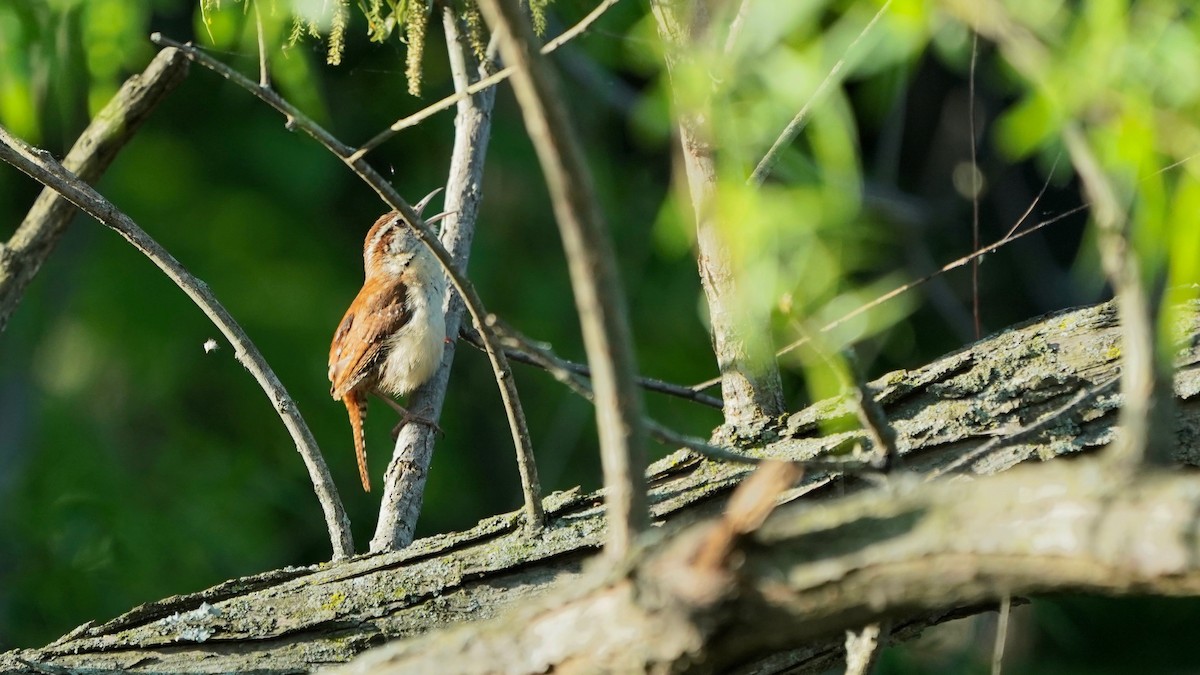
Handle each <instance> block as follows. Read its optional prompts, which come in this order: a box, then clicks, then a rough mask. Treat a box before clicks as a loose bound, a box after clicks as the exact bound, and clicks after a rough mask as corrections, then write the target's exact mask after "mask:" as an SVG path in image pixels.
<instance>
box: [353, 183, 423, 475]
mask: <svg viewBox="0 0 1200 675" xmlns="http://www.w3.org/2000/svg"><path fill="white" fill-rule="evenodd" d="M430 196H431V197H432V195H430ZM422 205H423V204H422ZM430 220H433V219H430ZM363 266H364V268H365V269H366V279H365V280H364V281H363V286H362V290H360V291H359V292H358V295H357V296H356V297H355V298H354V302H352V303H350V308H349V309H347V310H346V315H345V316H344V317H343V318H342V323H341V325H339V326H338V329H337V332H336V333H335V334H334V336H333V344H332V345H330V347H329V381H330V382H331V383H332V386H331V387H330V388H329V393H330V394H331V395H332V396H333V398H334V400H339V399H340V400H341V401H342V402H343V403H345V404H346V411H347V412H348V413H349V414H350V427H351V429H352V431H353V433H354V452H355V454H356V455H357V456H358V474H359V477H360V478H361V479H362V485H363V489H364V490H366V491H367V492H370V491H371V479H370V478H369V477H368V476H367V450H366V436H365V435H364V433H363V421H364V420H365V419H366V415H367V394H368V393H372V394H375V395H376V396H378V397H380V398H381V399H383V400H384V401H385V402H386V403H388V404H389V405H391V406H392V407H393V408H395V409H396V410H397V411H399V412H400V414H401V415H403V416H404V418H403V419H402V420H401V422H400V425H399V426H397V428H396V430H397V431H398V430H399V428H400V426H403V425H404V424H405V423H407V422H409V421H411V420H414V419H419V418H416V416H414V415H412V414H410V413H409V412H408V411H407V410H405V409H404V408H403V407H402V406H401V405H400V404H399V403H397V402H396V401H395V400H393V398H392V397H393V396H402V395H404V394H407V393H408V392H410V391H412V390H413V389H416V388H417V387H418V386H420V385H422V384H424V383H425V381H426V380H428V379H429V378H430V377H431V376H432V375H433V373H434V371H435V370H437V367H438V364H440V363H441V360H442V350H443V348H444V346H445V340H446V322H445V318H444V317H443V315H442V296H443V295H444V294H445V291H446V277H445V275H444V274H443V272H442V268H441V267H440V266H439V265H438V262H437V259H436V258H434V257H433V254H432V253H431V252H430V251H429V249H427V248H426V247H425V246H424V245H423V244H422V243H421V242H420V240H419V239H418V238H417V235H416V233H414V232H413V230H412V228H411V227H409V226H408V225H407V224H405V223H404V221H403V219H402V218H401V217H400V215H399V214H398V213H394V212H393V213H388V214H386V215H383V216H381V217H380V218H379V220H377V221H375V225H374V226H372V227H371V230H370V231H369V232H367V240H366V243H365V244H364V245H363ZM431 424H432V423H431Z"/></svg>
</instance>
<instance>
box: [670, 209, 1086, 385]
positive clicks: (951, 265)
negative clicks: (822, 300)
mask: <svg viewBox="0 0 1200 675" xmlns="http://www.w3.org/2000/svg"><path fill="white" fill-rule="evenodd" d="M1087 208H1088V207H1087V205H1086V204H1083V205H1080V206H1076V207H1075V208H1073V209H1068V210H1066V211H1064V212H1063V213H1060V214H1058V215H1057V216H1054V217H1053V218H1049V219H1047V220H1043V221H1042V222H1040V223H1037V224H1036V225H1034V226H1032V227H1030V228H1029V229H1027V230H1023V231H1021V232H1017V233H1016V234H1013V233H1012V232H1009V233H1008V235H1007V236H1005V237H1004V238H1003V239H1001V240H999V241H997V242H995V243H993V244H989V245H987V246H984V247H983V248H981V249H979V250H978V251H975V252H974V253H971V254H969V255H965V256H963V257H961V258H959V259H957V260H953V261H951V262H948V263H946V264H945V265H943V266H942V267H941V268H940V269H938V270H936V271H934V272H931V273H929V274H926V275H925V276H923V277H921V278H920V279H917V280H915V281H910V282H908V283H907V284H904V285H903V286H899V287H897V288H894V289H892V290H890V291H888V292H887V293H884V294H883V295H881V296H879V297H878V298H875V299H874V300H872V301H870V302H868V303H866V304H865V305H862V306H860V307H857V308H855V309H853V310H851V311H850V312H847V313H846V314H843V315H842V316H840V317H838V318H836V319H834V320H833V321H830V322H829V323H827V324H825V325H824V326H821V328H820V332H822V333H826V332H829V331H831V330H833V329H834V328H837V327H838V326H840V325H842V324H844V323H846V322H847V321H849V320H851V319H853V318H854V317H856V316H859V315H860V314H862V313H864V312H868V311H870V310H872V309H874V308H876V307H878V306H879V305H882V304H883V303H885V302H887V301H888V300H891V299H892V298H895V297H897V296H900V295H903V294H904V293H906V292H907V291H911V290H912V289H914V288H916V287H918V286H920V285H922V284H925V283H928V282H929V281H931V280H933V279H935V278H937V277H938V276H940V275H942V274H945V273H946V272H949V271H950V270H952V269H956V268H959V267H962V266H963V265H965V264H967V263H969V262H971V261H972V260H975V259H977V258H979V257H981V256H985V255H987V254H989V253H991V252H992V251H995V250H997V249H999V248H1001V247H1003V246H1006V245H1008V244H1010V243H1012V242H1014V241H1016V240H1018V239H1020V238H1021V237H1024V236H1026V235H1030V234H1033V233H1034V232H1037V231H1038V230H1040V229H1042V228H1043V227H1047V226H1049V225H1053V224H1054V223H1057V222H1059V221H1060V220H1064V219H1066V218H1068V217H1070V216H1073V215H1075V214H1076V213H1079V212H1081V211H1084V210H1086V209H1087ZM1015 229H1016V228H1014V230H1015ZM809 340H810V338H809V337H808V336H806V335H803V336H801V337H800V338H799V339H797V340H795V341H793V342H791V343H789V344H788V345H787V346H785V347H783V348H782V349H780V350H779V351H777V352H775V355H776V356H783V355H784V354H787V353H788V352H790V351H793V350H795V349H798V348H800V347H802V346H804V345H805V344H808V342H809ZM720 383H721V378H720V377H714V378H712V379H709V380H705V381H703V382H700V383H697V384H694V385H692V387H691V388H692V389H693V390H694V391H703V390H705V389H708V388H709V387H712V386H715V385H718V384H720Z"/></svg>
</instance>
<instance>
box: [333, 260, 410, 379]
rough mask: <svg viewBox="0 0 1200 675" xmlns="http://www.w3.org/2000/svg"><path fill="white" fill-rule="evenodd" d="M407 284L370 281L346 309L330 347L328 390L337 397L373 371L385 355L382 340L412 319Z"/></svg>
mask: <svg viewBox="0 0 1200 675" xmlns="http://www.w3.org/2000/svg"><path fill="white" fill-rule="evenodd" d="M407 296H408V287H407V286H406V285H405V284H404V283H402V282H399V281H396V282H392V283H377V282H372V281H371V280H368V281H367V283H366V284H364V285H363V288H362V290H361V291H359V292H358V297H356V298H355V299H354V302H353V303H351V305H350V309H348V310H346V316H344V317H342V323H341V325H339V326H338V329H337V332H336V333H334V336H333V344H332V345H330V347H329V381H330V383H331V385H332V386H331V387H330V388H329V393H330V395H331V396H333V398H334V399H341V398H343V397H345V395H346V392H348V391H350V390H351V389H353V388H354V387H355V386H357V385H358V384H359V383H360V382H362V381H363V380H364V379H366V378H367V376H369V375H371V374H372V371H373V370H374V369H375V368H376V367H377V366H378V365H379V364H378V361H379V360H380V359H381V358H383V356H384V351H383V343H384V341H385V340H386V339H387V337H388V336H390V335H392V334H394V333H396V331H398V330H400V329H401V328H403V327H404V326H405V324H407V323H408V322H409V321H410V320H411V319H412V312H411V311H410V310H409V309H407V306H408V302H407Z"/></svg>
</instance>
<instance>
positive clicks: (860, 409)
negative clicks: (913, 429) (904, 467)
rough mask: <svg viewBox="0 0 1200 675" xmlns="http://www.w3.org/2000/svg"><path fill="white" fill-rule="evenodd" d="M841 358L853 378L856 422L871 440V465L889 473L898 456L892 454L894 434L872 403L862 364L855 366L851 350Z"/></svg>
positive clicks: (855, 357)
mask: <svg viewBox="0 0 1200 675" xmlns="http://www.w3.org/2000/svg"><path fill="white" fill-rule="evenodd" d="M844 357H845V359H846V363H847V365H848V366H849V368H850V376H851V377H852V378H854V381H853V382H851V383H850V384H851V385H852V386H853V388H854V401H855V407H856V408H857V411H856V412H857V413H858V421H859V423H860V424H862V426H863V429H865V430H866V432H867V437H868V438H870V439H871V445H872V447H873V449H874V451H875V458H874V460H873V462H874V464H875V465H876V466H877V467H878V468H880V469H882V470H883V471H889V470H891V469H892V467H893V466H894V465H895V461H896V458H897V457H899V455H900V453H899V451H898V450H896V430H895V429H893V428H892V425H891V424H890V423H889V422H888V419H887V415H886V414H885V413H884V412H883V407H882V406H880V405H879V401H877V400H876V399H875V391H874V390H873V389H872V387H871V385H870V384H868V383H867V380H866V377H865V374H864V373H863V370H862V364H860V363H859V361H858V356H857V355H856V354H855V353H854V350H853V349H847V350H846V351H845V353H844Z"/></svg>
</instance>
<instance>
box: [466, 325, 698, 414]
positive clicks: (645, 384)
mask: <svg viewBox="0 0 1200 675" xmlns="http://www.w3.org/2000/svg"><path fill="white" fill-rule="evenodd" d="M459 337H461V338H462V339H464V340H466V341H467V343H468V344H470V345H471V346H472V347H475V348H477V349H483V343H482V342H480V340H479V333H477V332H476V331H475V330H474V329H472V328H469V327H466V326H464V327H463V328H462V329H461V330H460V331H459ZM526 339H527V340H528V338H526ZM528 341H529V342H531V343H534V344H537V343H536V341H534V340H528ZM504 353H505V354H507V355H508V358H510V359H512V360H513V361H516V362H517V363H524V364H525V365H529V366H535V367H538V368H542V369H543V370H547V368H546V367H545V366H544V365H543V363H542V361H541V360H539V359H537V358H535V357H533V356H531V355H530V354H529V353H528V352H526V351H524V350H523V349H521V348H517V347H507V346H506V347H505V348H504ZM556 358H557V360H558V365H559V367H561V368H562V369H563V370H566V371H568V372H571V373H575V374H576V375H583V376H584V377H591V376H592V369H591V368H588V366H587V364H586V363H576V362H574V361H568V360H566V359H564V358H561V357H556ZM634 380H635V381H636V382H637V385H638V386H639V387H641V388H642V389H645V390H646V391H653V392H657V393H659V394H666V395H667V396H674V397H676V398H682V399H684V400H687V401H695V402H696V403H699V404H701V405H706V406H708V407H710V408H716V409H717V410H720V409H721V399H719V398H715V397H713V396H708V395H706V394H702V393H700V392H697V391H695V390H693V389H692V388H691V387H687V386H684V385H682V384H675V383H673V382H666V381H664V380H660V379H657V378H654V377H646V376H644V375H638V376H637V377H635V378H634Z"/></svg>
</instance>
